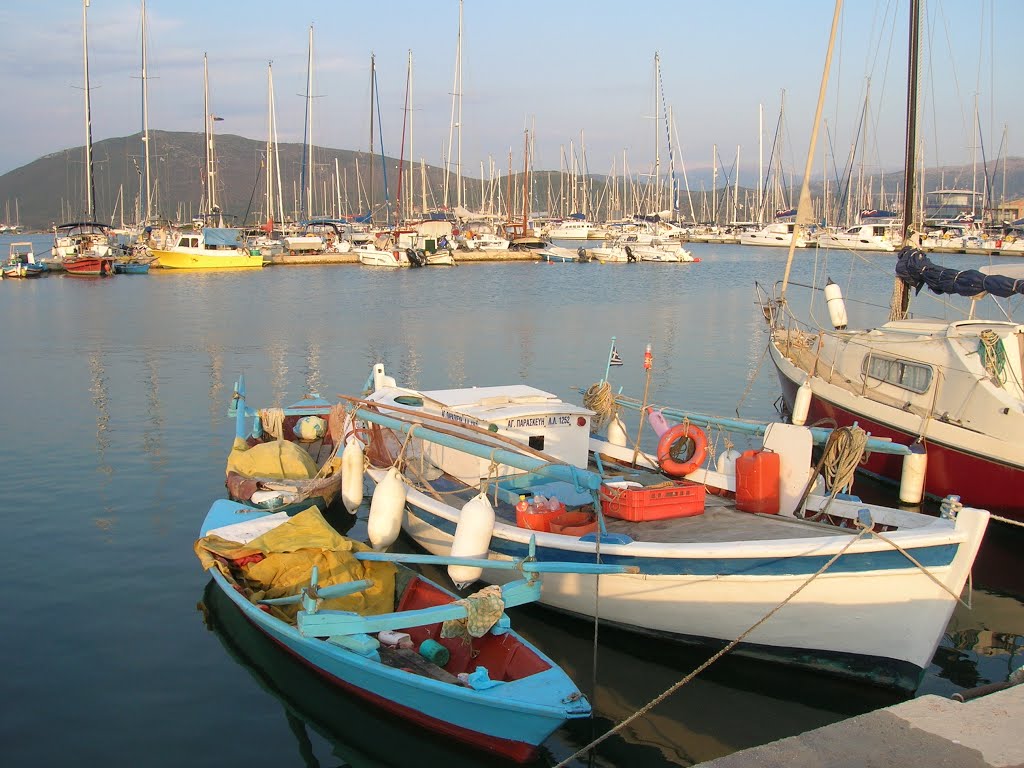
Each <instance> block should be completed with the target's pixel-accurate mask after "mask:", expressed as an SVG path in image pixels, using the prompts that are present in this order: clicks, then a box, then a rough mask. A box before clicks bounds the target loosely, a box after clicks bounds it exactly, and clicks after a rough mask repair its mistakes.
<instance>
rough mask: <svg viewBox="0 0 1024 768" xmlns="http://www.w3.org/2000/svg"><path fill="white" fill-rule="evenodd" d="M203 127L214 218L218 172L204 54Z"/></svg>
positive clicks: (209, 209) (208, 208)
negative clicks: (215, 168)
mask: <svg viewBox="0 0 1024 768" xmlns="http://www.w3.org/2000/svg"><path fill="white" fill-rule="evenodd" d="M203 125H204V132H205V134H206V214H207V215H208V216H212V215H213V212H214V210H215V209H216V208H217V192H216V187H215V183H214V179H215V176H216V172H215V170H214V162H215V161H214V156H213V115H211V114H210V72H209V67H208V63H207V59H206V54H205V53H204V54H203Z"/></svg>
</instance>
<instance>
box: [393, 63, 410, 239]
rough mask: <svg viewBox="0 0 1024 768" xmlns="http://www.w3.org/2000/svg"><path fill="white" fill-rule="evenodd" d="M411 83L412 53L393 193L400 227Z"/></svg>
mask: <svg viewBox="0 0 1024 768" xmlns="http://www.w3.org/2000/svg"><path fill="white" fill-rule="evenodd" d="M411 81H412V51H411V50H410V51H409V58H408V63H407V66H406V71H405V110H404V112H405V115H404V117H403V118H402V146H401V149H400V151H399V153H398V189H397V191H396V192H395V224H396V226H401V225H402V182H403V181H404V180H405V124H406V121H407V120H408V119H409V86H410V83H411Z"/></svg>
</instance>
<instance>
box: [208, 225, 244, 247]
mask: <svg viewBox="0 0 1024 768" xmlns="http://www.w3.org/2000/svg"><path fill="white" fill-rule="evenodd" d="M203 242H205V243H206V245H207V246H223V245H226V246H229V247H231V248H240V247H241V245H242V243H241V242H240V241H239V239H238V230H237V229H228V228H227V227H203Z"/></svg>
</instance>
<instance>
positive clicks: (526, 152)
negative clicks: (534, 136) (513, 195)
mask: <svg viewBox="0 0 1024 768" xmlns="http://www.w3.org/2000/svg"><path fill="white" fill-rule="evenodd" d="M529 169H530V132H529V131H523V235H522V236H523V237H525V236H526V223H527V221H529V218H530V217H529V212H530V208H529V203H527V201H526V177H527V175H528V173H529ZM509 202H511V200H510V201H509Z"/></svg>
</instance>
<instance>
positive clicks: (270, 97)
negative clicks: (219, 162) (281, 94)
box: [266, 61, 274, 221]
mask: <svg viewBox="0 0 1024 768" xmlns="http://www.w3.org/2000/svg"><path fill="white" fill-rule="evenodd" d="M266 159H267V195H266V198H267V201H266V213H267V220H268V221H269V220H271V219H273V218H274V62H272V61H268V62H267V150H266Z"/></svg>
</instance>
